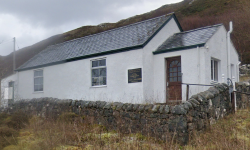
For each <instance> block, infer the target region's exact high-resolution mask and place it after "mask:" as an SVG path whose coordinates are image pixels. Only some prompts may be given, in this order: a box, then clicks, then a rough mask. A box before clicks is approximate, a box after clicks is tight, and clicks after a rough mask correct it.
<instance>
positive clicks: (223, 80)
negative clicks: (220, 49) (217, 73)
mask: <svg viewBox="0 0 250 150" xmlns="http://www.w3.org/2000/svg"><path fill="white" fill-rule="evenodd" d="M221 77H222V80H221V81H222V83H224V82H225V75H224V74H222V76H221Z"/></svg>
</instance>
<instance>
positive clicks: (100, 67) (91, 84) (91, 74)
mask: <svg viewBox="0 0 250 150" xmlns="http://www.w3.org/2000/svg"><path fill="white" fill-rule="evenodd" d="M100 60H105V66H99V65H98V66H96V67H93V65H92V62H93V61H100ZM102 68H105V69H106V76H100V75H99V76H98V77H99V78H100V77H106V84H100V80H99V84H98V85H93V83H92V79H93V73H92V70H93V69H102ZM106 86H107V58H106V57H104V58H98V59H93V60H90V87H106Z"/></svg>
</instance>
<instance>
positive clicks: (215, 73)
mask: <svg viewBox="0 0 250 150" xmlns="http://www.w3.org/2000/svg"><path fill="white" fill-rule="evenodd" d="M214 81H218V62H217V61H214Z"/></svg>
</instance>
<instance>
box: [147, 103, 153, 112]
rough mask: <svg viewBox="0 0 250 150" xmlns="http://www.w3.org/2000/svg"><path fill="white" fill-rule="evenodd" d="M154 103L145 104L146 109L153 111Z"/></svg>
mask: <svg viewBox="0 0 250 150" xmlns="http://www.w3.org/2000/svg"><path fill="white" fill-rule="evenodd" d="M153 106H154V105H153V104H148V105H146V106H145V111H147V112H151V111H152V108H153Z"/></svg>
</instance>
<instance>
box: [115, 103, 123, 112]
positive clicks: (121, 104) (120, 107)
mask: <svg viewBox="0 0 250 150" xmlns="http://www.w3.org/2000/svg"><path fill="white" fill-rule="evenodd" d="M123 105H124V104H123V103H118V104H117V105H116V110H121V109H122V106H123Z"/></svg>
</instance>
